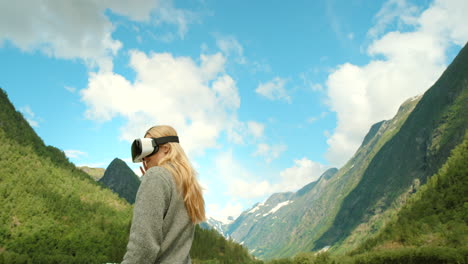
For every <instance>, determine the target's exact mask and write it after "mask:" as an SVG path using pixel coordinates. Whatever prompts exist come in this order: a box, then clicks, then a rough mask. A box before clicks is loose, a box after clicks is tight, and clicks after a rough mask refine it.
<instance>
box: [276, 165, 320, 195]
mask: <svg viewBox="0 0 468 264" xmlns="http://www.w3.org/2000/svg"><path fill="white" fill-rule="evenodd" d="M327 168H328V167H327V166H325V165H322V164H320V163H317V162H313V161H311V160H309V159H307V158H305V157H304V158H302V159H299V160H294V166H292V167H290V168H287V169H285V170H283V171H282V172H281V173H280V176H281V182H280V186H281V189H282V191H297V190H298V189H300V188H302V187H304V186H305V185H306V184H308V183H310V182H313V181H316V180H317V179H318V178H319V177H320V175H322V174H323V173H324V172H325V170H326V169H327Z"/></svg>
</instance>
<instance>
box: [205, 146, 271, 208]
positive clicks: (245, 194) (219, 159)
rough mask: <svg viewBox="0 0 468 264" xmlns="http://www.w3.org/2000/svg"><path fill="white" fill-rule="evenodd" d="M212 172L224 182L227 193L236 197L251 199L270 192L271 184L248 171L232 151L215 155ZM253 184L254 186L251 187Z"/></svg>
mask: <svg viewBox="0 0 468 264" xmlns="http://www.w3.org/2000/svg"><path fill="white" fill-rule="evenodd" d="M214 163H215V166H214V167H215V170H214V173H215V175H216V178H217V179H218V180H220V181H222V182H224V186H226V187H227V194H228V195H230V196H232V197H236V198H238V199H252V198H258V197H263V196H265V195H267V194H270V193H272V192H273V191H274V190H273V189H272V185H271V184H270V183H269V182H268V181H267V180H266V179H262V177H261V176H260V175H258V174H256V173H252V172H250V171H249V170H248V169H246V168H245V166H243V165H242V164H240V162H239V161H237V160H236V159H235V158H234V156H233V154H232V151H227V152H223V153H220V154H219V155H217V156H216V158H215V160H214ZM252 186H255V188H252Z"/></svg>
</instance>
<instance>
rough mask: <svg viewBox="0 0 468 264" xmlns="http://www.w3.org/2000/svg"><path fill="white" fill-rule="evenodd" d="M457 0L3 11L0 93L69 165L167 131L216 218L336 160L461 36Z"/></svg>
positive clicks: (420, 85) (97, 162) (455, 47)
mask: <svg viewBox="0 0 468 264" xmlns="http://www.w3.org/2000/svg"><path fill="white" fill-rule="evenodd" d="M466 14H468V1H466V0H444V1H442V0H434V1H429V0H421V1H410V0H388V1H382V0H372V1H371V0H350V1H337V0H317V1H299V0H298V1H289V2H287V3H285V2H284V1H276V0H274V1H265V0H259V1H245V0H240V1H214V0H187V1H170V0H134V1H123V0H116V1H102V0H87V1H60V0H50V1H45V0H43V1H39V0H37V1H26V0H17V1H0V87H1V88H2V89H4V90H5V91H6V92H7V94H8V96H9V98H10V100H11V101H12V103H13V104H14V106H15V107H16V109H17V110H18V111H20V112H22V113H23V115H24V116H25V118H26V119H27V120H28V122H29V123H30V125H31V126H32V127H33V128H34V130H35V131H36V133H37V134H38V135H39V136H40V137H41V138H42V139H43V140H44V142H45V143H46V144H47V145H52V146H55V147H57V148H59V149H61V150H63V151H64V152H65V154H66V155H67V157H68V158H69V159H70V161H72V162H73V163H74V164H76V165H77V166H91V167H100V168H106V167H107V165H108V164H109V163H110V162H111V161H112V160H113V159H114V158H116V157H117V158H120V159H123V160H124V161H125V162H126V163H127V164H128V165H129V166H130V167H131V168H132V169H133V170H134V171H135V172H136V173H137V175H138V176H141V173H140V172H139V166H140V165H141V164H134V163H132V162H131V159H130V145H131V143H132V141H133V140H134V139H135V138H139V137H143V136H144V133H145V131H146V130H147V129H148V128H150V127H152V126H154V125H170V126H173V127H174V128H175V129H176V130H177V132H178V134H179V137H180V144H181V145H182V147H183V148H184V150H185V151H186V153H187V154H188V156H189V159H190V160H191V162H192V164H193V166H194V167H195V168H196V170H197V172H198V176H197V177H198V180H199V181H200V182H201V184H202V186H203V188H204V198H205V204H206V207H207V214H208V216H210V217H213V218H215V219H218V220H220V221H224V222H226V221H227V219H228V217H229V216H232V217H234V218H235V217H237V216H238V215H239V214H240V213H241V212H242V211H244V210H248V209H249V208H251V207H252V206H253V205H254V204H255V203H257V202H263V201H265V199H267V198H268V197H269V196H270V195H271V194H273V193H276V192H286V191H297V190H298V189H300V188H301V187H303V186H304V185H306V184H308V183H310V182H312V181H315V180H317V179H318V177H320V175H321V174H322V173H323V172H325V171H326V170H327V169H329V168H332V167H336V168H340V167H341V166H343V165H344V164H345V163H346V162H347V161H348V160H349V159H350V158H351V157H352V155H353V154H354V152H355V151H356V150H357V148H358V147H359V146H360V144H361V142H362V140H363V138H364V136H365V135H366V133H367V132H368V130H369V128H370V126H371V125H372V124H374V123H376V122H379V121H381V120H388V119H391V118H392V117H393V116H394V115H395V114H396V112H397V110H398V107H399V106H400V105H401V104H402V103H403V102H404V101H405V100H407V99H409V98H411V97H413V96H417V95H421V94H423V93H424V92H425V91H426V90H427V89H428V88H430V86H431V85H432V84H433V83H434V82H435V81H436V80H437V78H438V77H439V76H440V75H441V74H442V72H443V71H444V69H445V68H446V67H447V65H448V64H449V63H450V62H451V61H452V60H453V58H454V56H455V55H456V54H457V53H458V52H459V51H460V49H461V48H462V47H463V46H464V45H465V44H466V42H467V40H468V27H467V26H466V25H467V24H468V17H467V16H466Z"/></svg>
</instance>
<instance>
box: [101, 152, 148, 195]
mask: <svg viewBox="0 0 468 264" xmlns="http://www.w3.org/2000/svg"><path fill="white" fill-rule="evenodd" d="M99 182H100V183H102V184H104V185H105V186H107V187H109V189H111V190H112V191H114V192H115V193H117V194H118V195H119V196H120V197H122V198H124V199H125V200H127V201H128V202H129V203H131V204H134V203H135V198H136V193H137V191H138V188H139V187H140V183H141V182H140V178H138V176H137V175H136V174H135V173H134V172H133V171H132V169H130V167H128V165H127V163H125V162H124V161H123V160H121V159H118V158H115V159H114V160H113V161H112V162H111V163H110V164H109V166H107V169H106V171H105V173H104V176H102V178H101V179H100V180H99Z"/></svg>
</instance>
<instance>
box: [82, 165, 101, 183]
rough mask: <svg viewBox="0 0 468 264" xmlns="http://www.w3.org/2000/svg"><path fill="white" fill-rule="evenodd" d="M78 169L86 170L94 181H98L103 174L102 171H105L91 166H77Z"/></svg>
mask: <svg viewBox="0 0 468 264" xmlns="http://www.w3.org/2000/svg"><path fill="white" fill-rule="evenodd" d="M77 168H78V169H80V170H82V171H84V172H86V173H87V174H88V175H89V176H91V177H92V178H93V179H94V180H95V181H99V179H101V178H102V176H104V172H105V171H106V170H105V169H103V168H91V167H88V166H80V167H77Z"/></svg>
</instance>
